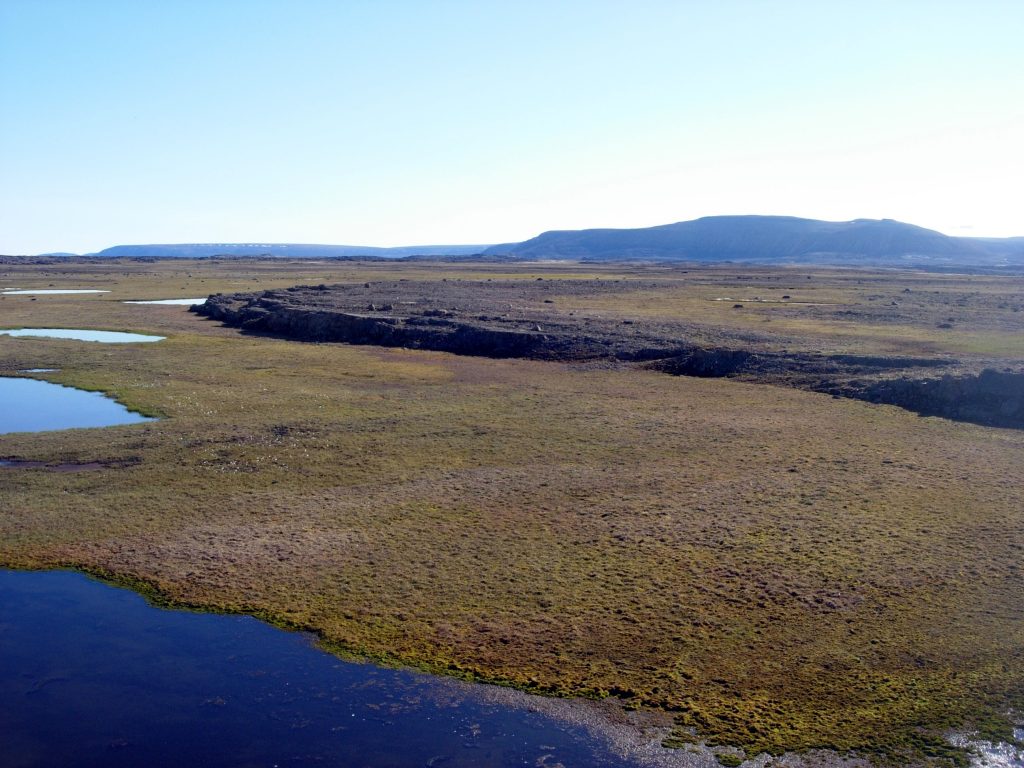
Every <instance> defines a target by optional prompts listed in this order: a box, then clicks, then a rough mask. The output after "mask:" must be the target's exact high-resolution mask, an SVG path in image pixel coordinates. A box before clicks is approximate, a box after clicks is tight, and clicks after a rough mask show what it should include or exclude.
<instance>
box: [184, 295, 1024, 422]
mask: <svg viewBox="0 0 1024 768" xmlns="http://www.w3.org/2000/svg"><path fill="white" fill-rule="evenodd" d="M565 282H568V281H565ZM576 282H578V281H576ZM627 288H630V289H635V285H633V286H627ZM566 290H569V287H568V286H566V285H558V284H557V281H547V284H545V285H540V284H539V283H538V284H537V285H531V284H529V283H524V282H523V281H516V284H515V285H514V286H511V285H509V284H505V283H500V282H491V281H487V282H470V281H459V282H457V283H437V282H432V283H412V282H409V283H405V281H401V282H399V283H382V284H370V283H366V284H364V285H362V286H351V285H342V286H331V287H328V286H311V287H299V288H292V289H288V290H285V291H264V292H261V293H252V294H244V293H243V294H230V295H222V294H217V295H214V296H211V297H209V299H207V301H206V302H205V303H204V304H200V305H196V306H193V307H192V308H191V311H193V312H196V313H198V314H200V315H205V316H207V317H210V318H213V319H215V320H220V321H222V322H224V323H225V324H226V325H230V326H233V327H236V328H241V329H243V330H246V331H250V332H256V333H266V334H273V335H277V336H283V337H286V338H290V339H298V340H302V341H312V342H344V343H348V344H373V345H379V346H387V347H406V348H410V349H429V350H436V351H442V352H451V353H454V354H458V355H473V356H483V357H494V358H529V359H534V360H551V361H569V362H571V361H578V362H584V361H591V362H593V361H604V362H607V363H609V364H611V363H618V364H637V365H642V366H643V367H645V368H648V369H653V370H659V371H662V372H665V373H669V374H673V375H680V376H699V377H703V378H719V377H722V378H739V379H743V380H746V381H756V382H762V383H768V384H776V385H784V386H793V387H798V388H801V389H807V390H812V391H816V392H823V393H828V394H831V395H834V396H838V397H849V398H855V399H858V400H866V401H868V402H872V403H882V404H889V405H896V406H899V407H901V408H906V409H908V410H911V411H914V412H916V413H920V414H922V415H928V416H942V417H945V418H949V419H956V420H960V421H969V422H974V423H978V424H985V425H990V426H999V427H1012V428H1016V429H1024V371H1012V370H1008V371H1003V372H999V371H995V370H991V369H989V370H981V371H972V370H965V369H964V368H963V366H958V361H956V360H952V359H949V358H943V357H935V358H922V357H905V356H866V355H828V354H821V353H811V352H781V351H777V350H771V349H767V348H765V349H761V348H758V347H757V345H756V344H750V345H749V346H748V347H744V346H740V345H739V344H737V343H735V341H734V343H732V344H728V345H726V344H708V343H707V342H706V340H705V339H702V338H700V334H699V333H698V332H697V331H696V330H695V329H691V328H688V327H686V326H683V325H680V324H672V323H664V322H662V323H655V322H637V321H628V320H627V321H623V320H621V319H612V318H606V319H601V318H594V317H586V316H584V317H577V316H576V315H575V313H573V312H558V311H555V310H553V309H551V308H550V307H547V306H545V305H547V304H551V303H553V302H552V300H551V299H545V298H543V297H544V296H548V295H553V294H559V292H560V291H566ZM589 290H596V291H600V292H614V291H616V290H620V289H619V288H616V287H615V286H614V285H604V286H600V287H597V288H593V287H592V288H590V289H589ZM510 296H515V298H516V299H517V302H516V303H509V301H508V299H509V297H510ZM943 373H944V375H941V374H943Z"/></svg>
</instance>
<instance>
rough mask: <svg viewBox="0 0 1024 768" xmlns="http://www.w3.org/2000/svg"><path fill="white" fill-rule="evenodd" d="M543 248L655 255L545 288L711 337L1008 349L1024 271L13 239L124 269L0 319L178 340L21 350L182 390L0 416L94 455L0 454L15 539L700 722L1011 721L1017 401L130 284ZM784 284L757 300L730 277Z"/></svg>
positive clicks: (536, 686) (71, 279) (521, 679)
mask: <svg viewBox="0 0 1024 768" xmlns="http://www.w3.org/2000/svg"><path fill="white" fill-rule="evenodd" d="M537 278H543V279H544V280H548V279H563V280H588V281H593V280H597V279H600V280H602V281H603V280H619V281H622V282H624V283H627V284H628V283H629V281H637V284H638V288H639V283H640V281H643V282H644V289H643V291H639V290H638V291H637V292H635V293H633V294H631V293H630V292H628V291H621V290H618V291H615V292H609V293H608V294H607V295H606V296H593V295H589V296H577V295H572V294H568V295H552V296H550V297H548V298H549V299H550V300H551V301H552V302H555V303H557V304H558V305H559V306H560V307H561V308H562V309H564V310H565V311H566V312H576V313H580V314H583V315H586V316H593V317H595V318H602V319H605V320H606V319H608V318H613V319H615V320H616V321H617V322H621V323H625V322H626V321H629V323H634V324H635V323H642V322H644V321H645V320H646V319H650V318H671V319H672V321H673V322H685V323H687V324H689V326H690V328H691V333H692V335H693V338H698V339H699V338H710V337H712V336H713V335H714V334H722V333H726V334H729V335H730V336H732V337H736V338H743V339H746V340H748V341H751V342H754V343H760V344H764V345H765V348H766V349H769V350H772V351H782V350H786V349H801V350H809V351H815V352H825V353H830V354H833V353H834V354H859V355H893V354H899V355H908V356H935V355H940V356H941V355H948V356H950V357H955V358H956V359H957V360H958V361H961V363H966V364H969V365H978V366H990V365H999V366H1002V367H1004V368H1005V367H1012V366H1014V365H1017V366H1019V365H1020V361H1021V359H1022V357H1024V346H1022V344H1021V338H1022V334H1021V327H1020V321H1019V318H1020V316H1021V315H1020V313H1019V310H1020V300H1019V296H1020V295H1022V293H1024V280H1022V279H1021V278H1019V277H1012V276H1011V277H1007V276H999V277H989V276H963V275H936V274H927V273H915V272H891V273H875V272H869V271H855V270H807V269H771V270H769V269H754V268H747V269H744V270H743V271H742V272H738V271H736V270H735V268H724V267H719V268H706V269H705V268H695V267H688V268H687V269H685V270H684V269H682V268H665V267H634V266H623V265H572V264H564V263H561V264H557V265H556V264H521V265H507V264H493V263H491V264H487V263H481V264H473V263H466V264H444V263H429V262H425V263H415V262H414V263H403V264H396V263H391V264H389V263H380V262H371V263H359V262H323V263H297V262H296V263H292V262H279V261H277V262H275V261H248V260H237V261H218V260H208V261H186V260H170V261H144V262H127V261H123V262H117V261H112V262H84V263H59V262H58V263H55V264H37V265H31V264H4V265H0V287H2V286H3V285H4V284H6V283H9V284H11V285H19V284H20V285H24V284H28V283H29V282H33V281H34V282H39V283H46V284H50V283H53V284H54V285H57V286H59V285H61V284H67V285H81V284H89V285H96V284H99V285H103V286H104V289H107V290H109V291H110V293H109V294H104V295H102V296H96V295H91V296H79V295H68V296H53V297H50V298H48V299H47V301H46V302H42V301H37V302H32V301H31V297H27V296H24V297H22V296H10V295H8V296H5V297H4V298H3V300H2V301H0V324H2V325H3V326H5V327H47V326H55V325H68V324H71V322H70V320H71V318H74V319H75V322H79V323H82V324H86V325H88V326H89V327H103V328H123V329H132V330H133V331H136V332H140V333H145V334H151V335H161V336H164V337H166V338H165V340H164V341H162V342H161V343H159V344H146V345H134V344H126V345H101V344H82V343H80V342H75V341H70V340H61V339H27V338H22V339H12V338H9V337H7V336H2V335H0V372H3V373H4V374H5V375H7V374H8V373H10V374H14V373H15V372H17V371H20V370H23V369H27V368H42V367H48V368H59V369H60V370H59V371H57V372H54V373H52V374H48V375H47V376H48V378H49V379H50V380H52V381H54V382H59V383H63V384H69V385H73V386H78V387H83V388H87V389H94V390H102V391H105V392H109V393H111V394H113V395H114V396H116V397H117V399H118V400H119V401H121V402H123V403H125V404H126V405H128V406H129V407H131V408H133V409H137V410H138V411H140V412H142V413H145V414H147V415H152V416H160V417H162V418H161V419H160V420H158V421H151V422H147V423H145V424H138V425H133V426H123V427H110V428H107V429H103V430H80V431H75V432H68V433H56V432H50V433H39V434H34V435H29V434H12V435H4V436H2V437H0V456H2V457H6V458H8V459H16V460H20V461H36V462H44V463H50V464H54V463H60V462H64V463H68V462H74V463H82V464H84V463H90V462H94V463H100V464H102V465H104V466H105V467H106V468H104V469H103V470H102V471H97V472H80V473H66V474H63V473H62V474H54V473H47V472H42V471H37V470H35V469H24V470H22V469H18V470H11V469H6V470H4V473H3V474H2V475H0V483H3V495H4V502H5V503H4V505H3V510H2V511H0V564H3V565H6V566H10V567H18V568H52V567H57V566H60V567H67V566H73V567H77V568H82V569H85V570H89V571H91V572H94V573H100V574H104V575H106V576H107V577H108V578H111V579H114V580H117V581H120V582H121V583H125V584H129V585H134V586H135V587H136V588H139V589H143V590H145V591H147V592H150V593H152V594H158V595H161V596H163V597H164V598H166V599H170V600H173V601H176V602H178V603H180V604H183V605H189V606H196V607H201V608H208V609H212V610H224V611H231V612H239V613H249V614H253V615H257V616H261V617H266V618H269V619H272V620H273V621H275V622H277V623H280V624H283V625H287V626H291V627H296V628H303V629H308V630H311V631H315V632H316V633H318V634H319V635H320V636H321V637H322V638H323V640H324V642H325V644H327V646H328V647H331V648H334V649H336V650H338V651H344V652H346V653H351V654H356V655H359V656H362V657H366V658H373V659H378V660H381V661H384V662H388V663H401V664H408V665H413V666H416V667H419V668H421V669H425V670H430V671H436V672H440V673H443V674H446V675H450V676H456V677H462V678H468V679H479V680H488V681H496V682H503V683H507V684H510V685H514V686H516V687H520V688H524V689H526V690H532V691H537V692H545V693H551V694H558V695H564V696H591V697H598V698H601V697H610V698H616V699H619V700H621V701H622V702H623V704H624V706H626V707H628V708H639V709H640V710H652V711H661V712H666V713H669V715H670V716H671V717H672V718H673V719H674V721H675V724H676V730H675V731H674V733H673V735H672V736H671V737H670V738H669V740H668V743H670V744H674V745H678V746H681V747H682V746H683V745H684V744H686V743H687V742H690V741H698V742H699V741H706V742H708V743H710V744H719V745H724V746H726V747H728V748H730V749H732V748H739V749H742V750H743V751H744V752H743V753H744V754H745V755H746V756H747V757H753V756H755V755H757V754H759V753H761V752H768V753H771V754H775V755H777V754H781V753H784V752H789V753H796V754H797V755H800V754H818V753H813V752H810V753H809V752H808V750H812V751H813V750H819V749H824V750H832V751H833V752H834V755H833V756H832V757H828V754H832V753H826V756H825V757H821V756H820V754H818V757H816V758H814V759H821V760H825V761H826V762H833V763H838V762H840V758H839V757H838V755H843V754H847V753H850V754H853V755H854V756H859V757H871V758H872V759H882V760H895V761H896V762H900V763H913V762H922V761H926V762H927V761H933V762H935V761H952V762H959V761H963V760H964V759H965V755H964V753H962V752H959V751H956V750H954V749H952V748H951V747H950V746H949V743H948V741H947V739H946V735H947V734H948V733H949V732H951V731H953V730H956V729H964V728H965V729H967V730H971V731H975V732H977V733H978V734H980V736H982V737H984V738H988V739H990V740H993V741H1006V740H1009V739H1011V738H1012V729H1011V720H1012V717H1011V716H1010V715H1009V714H1008V713H1010V712H1012V711H1014V710H1016V711H1018V712H1019V711H1020V710H1021V708H1022V707H1024V606H1022V601H1021V599H1020V596H1021V594H1024V574H1022V572H1021V560H1022V554H1024V533H1022V531H1024V520H1022V514H1024V488H1022V486H1021V484H1020V482H1019V476H1020V471H1021V468H1022V467H1024V431H1022V430H1017V429H1000V428H993V427H986V426H979V425H975V424H969V423H962V422H954V421H950V420H946V419H942V418H935V417H921V416H918V415H916V414H913V413H911V412H909V411H906V410H903V409H901V408H896V407H893V406H883V405H874V404H870V403H865V402H860V401H856V400H849V399H837V398H834V397H830V396H829V395H826V394H820V393H817V392H811V391H804V390H801V389H796V388H792V387H784V386H775V385H771V384H769V385H765V384H758V383H751V382H747V381H734V380H723V379H706V378H693V377H676V376H666V375H664V374H663V373H660V372H657V371H649V370H638V369H635V368H626V367H622V366H618V365H613V364H608V363H607V362H600V361H598V362H596V363H595V362H593V361H591V362H586V361H583V362H568V363H567V362H557V361H555V362H542V361H536V360H517V359H500V360H499V359H488V358H475V357H462V356H456V355H452V354H448V353H444V352H437V351H425V350H408V349H401V348H383V347H375V346H358V347H357V346H350V345H345V344H337V343H322V344H313V343H304V342H296V341H289V340H285V339H280V338H272V337H267V336H260V335H255V334H251V333H249V334H246V333H240V332H239V331H238V330H235V329H232V328H227V327H223V326H222V325H220V324H219V323H217V322H214V321H211V320H207V319H202V318H199V317H197V316H196V315H194V314H190V313H189V312H188V311H187V310H186V308H184V307H181V306H177V307H175V306H165V307H159V306H146V307H142V306H138V305H128V304H124V303H122V302H123V301H125V300H127V299H132V300H139V299H143V300H144V299H146V298H148V297H152V298H154V299H156V298H161V297H166V296H168V295H174V294H175V293H178V294H179V295H181V294H184V295H198V294H199V293H208V294H212V293H217V292H222V293H235V292H242V291H253V290H262V289H284V288H288V287H292V286H295V285H318V284H330V283H350V284H353V285H363V284H364V283H367V282H374V281H379V280H392V281H401V280H405V281H410V282H415V281H433V280H442V279H446V280H459V279H465V280H480V281H487V280H488V279H491V280H501V279H504V280H529V281H533V282H536V281H537ZM775 294H778V295H779V296H778V298H779V301H774V300H773V301H763V302H757V303H755V304H752V305H750V306H744V307H743V308H742V309H735V308H733V307H732V306H731V305H730V304H729V303H728V302H720V301H715V298H720V297H722V296H734V295H740V296H750V297H758V296H759V297H762V298H771V297H774V296H775ZM783 294H785V295H788V296H791V297H793V300H794V302H799V305H796V304H795V303H794V304H793V305H790V304H788V303H787V301H788V300H786V301H783V300H782V295H783ZM893 302H895V304H894V303H893ZM541 304H543V302H541ZM949 318H952V320H950V319H949ZM942 323H946V324H948V325H949V327H939V326H940V324H942ZM154 489H159V492H154ZM681 751H684V750H681ZM694 754H696V753H694ZM694 759H695V760H696V759H703V758H699V757H697V756H695V757H694ZM786 759H787V760H788V759H798V758H796V757H793V758H786ZM808 759H810V758H808Z"/></svg>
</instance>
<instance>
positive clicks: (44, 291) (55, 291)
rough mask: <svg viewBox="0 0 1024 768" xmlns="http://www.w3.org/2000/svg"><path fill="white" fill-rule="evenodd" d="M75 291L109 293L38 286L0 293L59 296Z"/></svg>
mask: <svg viewBox="0 0 1024 768" xmlns="http://www.w3.org/2000/svg"><path fill="white" fill-rule="evenodd" d="M75 293H110V291H101V290H97V289H94V288H40V289H38V290H32V289H18V290H11V291H0V294H3V295H4V296H43V295H48V296H61V295H68V294H75Z"/></svg>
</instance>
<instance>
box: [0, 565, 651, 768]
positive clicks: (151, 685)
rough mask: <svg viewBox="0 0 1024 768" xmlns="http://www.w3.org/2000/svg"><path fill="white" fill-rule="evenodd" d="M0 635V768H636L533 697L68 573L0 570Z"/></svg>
mask: <svg viewBox="0 0 1024 768" xmlns="http://www.w3.org/2000/svg"><path fill="white" fill-rule="evenodd" d="M0 626H2V627H3V631H2V632H0V744H3V755H4V764H5V765H9V766H30V765H60V766H63V767H64V768H75V767H78V766H104V767H105V768H116V767H119V766H140V765H145V766H151V767H153V768H156V767H159V766H175V768H179V767H180V766H193V765H210V766H267V768H270V766H282V767H283V766H307V765H309V766H312V765H316V766H360V767H367V768H375V767H378V766H379V767H381V768H383V767H384V766H387V767H388V768H398V767H404V766H409V768H413V767H415V768H422V767H423V766H437V767H438V768H469V767H470V766H473V767H483V766H547V767H548V768H555V766H558V765H563V766H592V767H593V768H624V767H625V766H631V765H636V763H634V762H630V761H628V760H626V759H625V758H621V757H617V756H615V755H614V754H612V753H611V751H610V749H609V742H606V741H605V740H604V738H603V737H601V736H598V735H595V734H593V733H591V732H589V731H588V730H586V729H583V728H581V727H579V726H576V725H570V724H568V723H567V722H565V721H564V720H561V719H559V718H557V717H553V716H551V715H548V714H544V713H542V712H538V711H534V708H533V707H531V706H530V705H529V703H528V702H529V700H530V699H533V698H535V697H525V696H523V697H522V698H523V700H524V702H526V703H525V704H523V705H518V706H517V705H511V704H508V703H503V702H500V701H497V702H496V701H495V700H492V699H490V698H488V697H487V696H486V695H482V694H480V693H478V691H482V690H484V689H489V688H491V686H474V685H469V684H465V683H459V682H456V681H451V680H445V679H440V678H436V677H432V676H429V675H423V674H418V673H413V672H409V671H403V670H393V669H383V668H380V667H376V666H374V665H372V664H360V663H351V662H344V661H340V660H339V659H337V658H335V657H333V656H330V655H328V654H326V653H324V652H322V651H320V650H318V649H317V648H316V647H314V646H313V644H312V641H311V639H310V637H308V636H306V635H302V634H296V633H291V632H285V631H282V630H278V629H275V628H273V627H270V626H268V625H266V624H263V623H261V622H259V621H257V620H255V619H252V618H248V617H241V616H219V615H210V614H200V613H186V612H179V611H167V610H160V609H157V608H153V607H151V606H149V605H147V604H146V602H145V601H144V600H143V599H142V598H141V597H139V596H138V595H136V594H134V593H132V592H129V591H126V590H123V589H116V588H113V587H110V586H107V585H104V584H100V583H98V582H96V581H93V580H91V579H88V578H86V577H84V576H82V575H80V574H77V573H71V572H66V571H46V572H31V573H30V572H13V571H3V570H0ZM517 695H518V694H517Z"/></svg>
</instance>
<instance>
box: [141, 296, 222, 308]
mask: <svg viewBox="0 0 1024 768" xmlns="http://www.w3.org/2000/svg"><path fill="white" fill-rule="evenodd" d="M204 301H206V297H205V296H203V298H201V299H153V300H151V301H126V302H123V303H124V304H166V305H177V306H182V307H190V306H192V305H193V304H202V303H203V302H204Z"/></svg>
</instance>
